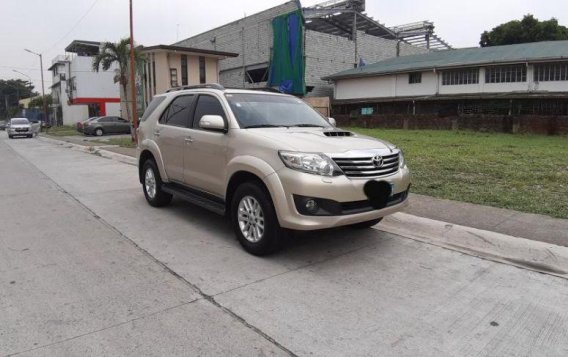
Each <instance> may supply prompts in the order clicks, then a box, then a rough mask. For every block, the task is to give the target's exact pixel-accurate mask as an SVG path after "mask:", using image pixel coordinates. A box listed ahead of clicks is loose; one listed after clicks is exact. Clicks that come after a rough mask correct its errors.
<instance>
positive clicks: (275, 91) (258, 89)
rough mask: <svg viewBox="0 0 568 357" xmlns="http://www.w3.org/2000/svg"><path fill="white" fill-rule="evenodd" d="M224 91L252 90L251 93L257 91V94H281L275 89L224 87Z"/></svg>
mask: <svg viewBox="0 0 568 357" xmlns="http://www.w3.org/2000/svg"><path fill="white" fill-rule="evenodd" d="M225 89H235V90H252V91H257V92H272V93H282V92H281V91H279V90H278V89H277V88H273V87H253V88H239V87H226V88H225Z"/></svg>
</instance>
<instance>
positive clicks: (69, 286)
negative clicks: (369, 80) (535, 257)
mask: <svg viewBox="0 0 568 357" xmlns="http://www.w3.org/2000/svg"><path fill="white" fill-rule="evenodd" d="M378 228H379V229H378V230H377V229H369V230H366V231H351V230H348V229H341V230H335V231H329V232H318V233H317V234H303V235H299V236H298V237H296V238H294V239H293V240H292V241H291V242H289V244H288V247H287V248H286V249H285V250H284V251H282V252H281V253H279V254H277V255H275V256H271V257H268V258H257V257H253V256H250V255H248V254H247V253H245V252H244V251H243V250H242V249H241V248H240V246H239V245H238V243H237V242H236V240H235V239H234V238H233V235H232V232H231V231H230V228H229V227H228V224H227V222H226V220H225V219H224V218H222V217H219V216H216V215H214V214H211V213H209V212H206V211H203V210H201V209H199V208H196V207H193V206H191V205H189V204H187V203H185V202H182V201H178V200H174V203H173V204H172V205H171V206H169V207H166V208H163V209H155V208H152V207H150V206H148V205H147V204H146V202H145V200H144V196H143V194H142V191H141V188H140V185H139V183H138V180H137V173H136V167H134V166H131V165H127V164H124V163H120V162H117V161H113V160H109V159H105V158H101V157H97V156H95V155H89V154H86V153H83V152H77V151H73V150H71V149H68V148H66V147H64V146H55V145H52V144H50V143H46V142H42V141H40V140H38V139H21V140H7V138H6V135H5V134H4V133H0V356H4V355H26V356H27V355H57V356H59V355H66V356H67V355H72V356H84V355H107V356H114V355H119V356H122V355H132V356H143V355H168V356H171V355H184V356H272V355H298V356H418V355H419V356H567V355H568V280H566V279H563V278H559V277H556V276H551V275H547V274H539V273H536V272H533V271H530V270H526V269H520V268H518V267H514V266H511V265H507V264H501V263H496V262H493V261H490V260H485V259H480V258H476V257H473V256H470V255H465V254H463V253H460V252H457V251H454V250H451V249H442V248H439V247H437V246H435V245H432V244H425V243H421V242H418V241H416V240H413V239H409V238H408V237H405V236H403V235H396V234H391V233H387V232H384V231H381V230H380V225H379V227H378ZM401 231H402V230H401Z"/></svg>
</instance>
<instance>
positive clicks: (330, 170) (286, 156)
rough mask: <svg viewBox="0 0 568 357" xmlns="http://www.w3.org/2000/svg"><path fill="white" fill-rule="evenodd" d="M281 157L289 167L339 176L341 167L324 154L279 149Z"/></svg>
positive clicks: (317, 173) (310, 172) (312, 172)
mask: <svg viewBox="0 0 568 357" xmlns="http://www.w3.org/2000/svg"><path fill="white" fill-rule="evenodd" d="M278 154H279V155H280V159H282V162H283V163H284V165H286V166H287V167H289V168H291V169H293V170H298V171H303V172H307V173H309V174H314V175H321V176H339V175H342V174H343V173H342V172H341V169H340V168H339V167H338V166H337V165H336V164H335V162H333V160H331V159H330V158H329V157H327V156H325V155H324V154H316V153H304V152H294V151H279V152H278Z"/></svg>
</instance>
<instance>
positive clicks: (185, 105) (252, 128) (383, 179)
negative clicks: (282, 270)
mask: <svg viewBox="0 0 568 357" xmlns="http://www.w3.org/2000/svg"><path fill="white" fill-rule="evenodd" d="M334 122H335V121H334V120H332V119H327V120H326V118H324V117H322V116H321V115H320V114H319V113H318V112H316V111H315V110H314V109H312V108H311V107H310V106H308V105H307V104H306V103H304V102H303V101H302V100H300V99H298V98H296V97H293V96H289V95H284V94H279V93H269V92H258V91H247V90H233V89H224V88H223V87H222V86H220V85H204V86H194V87H185V88H184V89H182V90H174V91H170V92H169V93H165V94H161V95H157V96H155V97H154V99H153V100H152V102H151V103H150V105H149V107H148V108H147V109H146V112H145V113H144V116H143V117H142V119H141V121H140V129H139V141H138V143H139V144H138V148H137V159H138V167H139V179H140V183H141V184H142V189H143V192H144V196H145V197H146V200H147V201H148V203H149V204H150V205H152V206H156V207H159V206H164V205H167V204H169V203H170V201H171V199H172V196H173V195H178V196H179V197H181V198H183V199H186V200H188V201H190V202H193V203H195V204H197V205H200V206H202V207H204V208H207V209H209V210H211V211H214V212H217V213H220V214H225V215H227V216H228V217H229V218H230V222H231V224H232V227H233V230H234V232H235V235H236V236H237V239H238V240H239V242H240V243H241V245H242V246H243V247H244V249H245V250H247V251H248V252H250V253H252V254H255V255H264V254H268V253H271V252H273V251H275V250H277V249H278V247H279V246H280V243H281V242H282V240H283V239H284V237H285V236H286V233H287V232H289V231H290V230H303V231H309V230H317V229H322V228H331V227H339V226H353V227H357V228H364V227H370V226H373V225H375V224H377V223H378V222H379V221H380V220H381V219H382V218H383V217H384V216H386V215H388V214H391V213H394V212H397V211H400V210H401V209H402V208H403V207H404V206H406V205H407V197H408V192H409V189H410V172H409V169H408V167H407V166H406V163H405V160H404V156H403V154H402V151H401V150H400V149H399V148H397V147H396V146H395V145H393V144H391V143H388V142H386V141H382V140H376V139H374V138H371V137H367V136H362V135H358V134H355V133H353V132H350V131H345V130H341V129H338V128H336V127H335V126H334ZM330 123H331V124H330Z"/></svg>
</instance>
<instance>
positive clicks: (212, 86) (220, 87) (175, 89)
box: [166, 83, 225, 93]
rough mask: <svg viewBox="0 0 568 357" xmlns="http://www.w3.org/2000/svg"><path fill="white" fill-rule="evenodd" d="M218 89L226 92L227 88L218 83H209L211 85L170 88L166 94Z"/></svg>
mask: <svg viewBox="0 0 568 357" xmlns="http://www.w3.org/2000/svg"><path fill="white" fill-rule="evenodd" d="M205 88H207V89H217V90H222V91H224V90H225V87H223V86H222V85H220V84H217V83H209V84H198V85H193V86H181V87H175V88H170V89H168V90H167V91H166V93H170V92H175V91H178V90H186V89H205Z"/></svg>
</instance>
